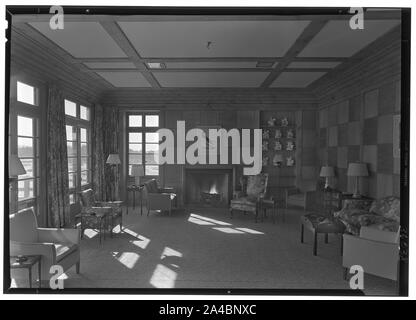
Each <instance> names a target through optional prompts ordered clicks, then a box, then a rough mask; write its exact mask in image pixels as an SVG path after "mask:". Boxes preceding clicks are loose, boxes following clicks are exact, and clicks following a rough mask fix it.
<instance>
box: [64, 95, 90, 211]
mask: <svg viewBox="0 0 416 320" xmlns="http://www.w3.org/2000/svg"><path fill="white" fill-rule="evenodd" d="M65 114H66V115H67V119H66V145H67V153H68V180H69V189H70V196H69V200H70V203H71V204H72V203H75V201H76V196H75V195H76V193H77V192H78V191H80V190H82V189H84V188H86V187H87V186H88V185H89V184H90V183H91V138H90V122H89V120H90V108H89V107H86V106H83V105H80V104H77V103H75V102H72V101H69V100H65Z"/></svg>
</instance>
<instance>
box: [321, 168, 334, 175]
mask: <svg viewBox="0 0 416 320" xmlns="http://www.w3.org/2000/svg"><path fill="white" fill-rule="evenodd" d="M319 176H320V177H334V176H335V172H334V168H333V167H330V166H323V167H322V168H321V172H320V173H319Z"/></svg>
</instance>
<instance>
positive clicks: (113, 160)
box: [106, 153, 121, 201]
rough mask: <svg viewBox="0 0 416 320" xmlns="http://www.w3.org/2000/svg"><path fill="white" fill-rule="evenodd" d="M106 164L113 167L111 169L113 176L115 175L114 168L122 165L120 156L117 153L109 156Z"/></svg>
mask: <svg viewBox="0 0 416 320" xmlns="http://www.w3.org/2000/svg"><path fill="white" fill-rule="evenodd" d="M106 163H107V164H109V165H110V166H111V169H112V170H113V174H114V168H115V167H116V166H117V165H119V164H121V161H120V157H119V155H118V154H117V153H111V154H109V155H108V158H107V161H106ZM114 188H115V187H114ZM111 201H114V199H113V195H112V194H111Z"/></svg>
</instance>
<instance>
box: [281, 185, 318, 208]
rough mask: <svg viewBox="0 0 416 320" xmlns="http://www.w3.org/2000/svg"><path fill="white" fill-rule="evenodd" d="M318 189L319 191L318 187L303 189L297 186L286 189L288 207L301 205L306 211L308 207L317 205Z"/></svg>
mask: <svg viewBox="0 0 416 320" xmlns="http://www.w3.org/2000/svg"><path fill="white" fill-rule="evenodd" d="M317 191H319V189H318V188H316V189H315V190H301V189H299V188H296V187H293V188H288V189H286V194H285V200H286V209H288V208H289V207H290V206H294V207H301V208H303V210H304V211H305V210H306V208H310V207H311V206H314V205H316V202H317V200H318V199H317V197H318V195H317V193H318V192H317Z"/></svg>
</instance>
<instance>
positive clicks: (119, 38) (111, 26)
mask: <svg viewBox="0 0 416 320" xmlns="http://www.w3.org/2000/svg"><path fill="white" fill-rule="evenodd" d="M100 24H101V26H102V27H103V28H104V29H105V31H107V33H108V34H109V35H110V37H111V38H113V40H114V41H115V42H116V43H117V45H118V46H119V47H120V49H121V50H123V52H124V53H125V54H126V55H127V57H128V58H130V61H131V62H132V63H134V65H135V66H136V68H137V70H140V72H141V73H142V74H143V76H144V77H145V78H146V80H147V81H148V82H149V83H150V85H151V86H152V87H153V88H160V87H161V86H160V84H159V82H158V81H157V80H156V78H155V77H154V76H153V74H152V73H151V72H150V71H149V70H148V69H147V66H146V64H145V63H144V62H142V58H141V57H140V55H139V53H138V52H137V51H136V49H134V47H133V45H132V44H131V43H130V41H129V40H128V39H127V36H126V35H125V34H124V32H123V31H122V30H121V28H120V27H119V25H118V24H117V23H116V22H113V21H102V22H100Z"/></svg>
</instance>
